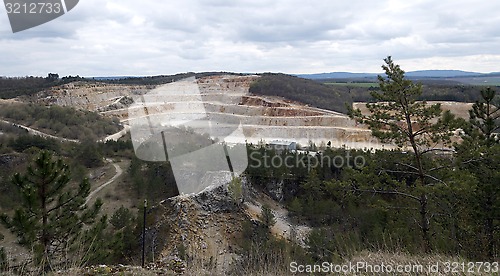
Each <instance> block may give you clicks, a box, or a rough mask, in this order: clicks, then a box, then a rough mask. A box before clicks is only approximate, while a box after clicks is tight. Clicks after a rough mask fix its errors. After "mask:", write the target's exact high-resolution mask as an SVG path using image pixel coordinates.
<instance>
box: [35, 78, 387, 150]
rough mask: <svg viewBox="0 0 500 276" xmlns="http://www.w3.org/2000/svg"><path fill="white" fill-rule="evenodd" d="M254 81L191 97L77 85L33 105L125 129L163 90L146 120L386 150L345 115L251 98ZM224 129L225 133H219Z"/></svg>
mask: <svg viewBox="0 0 500 276" xmlns="http://www.w3.org/2000/svg"><path fill="white" fill-rule="evenodd" d="M256 78H258V76H252V75H251V76H234V75H218V76H211V77H204V78H201V79H197V80H196V84H197V88H198V91H197V93H194V94H193V93H186V92H185V91H184V92H182V91H175V89H172V88H170V89H169V88H168V87H169V86H172V84H165V85H162V86H159V87H155V86H146V85H118V84H104V83H97V82H96V83H92V82H91V83H87V82H76V83H70V84H66V85H63V86H60V87H55V88H52V89H51V90H48V91H45V92H43V93H41V94H40V95H39V98H38V101H41V102H44V103H46V104H57V105H63V106H73V107H75V108H79V109H87V110H91V111H97V112H100V113H101V114H103V115H105V116H112V117H118V118H119V119H120V121H121V122H122V123H123V124H124V125H125V126H127V125H129V124H130V122H131V121H133V120H136V119H137V117H140V116H144V114H142V115H141V113H140V112H139V113H138V112H130V111H131V108H133V106H134V102H137V101H140V100H141V98H142V99H144V97H146V98H148V97H149V99H151V98H153V95H154V92H152V91H155V90H157V89H160V90H161V89H162V88H164V89H166V90H165V91H168V93H167V94H165V93H163V94H162V93H157V94H156V96H155V97H156V98H157V99H156V100H154V104H149V106H148V115H149V116H152V115H156V116H160V117H161V118H162V120H164V121H171V120H176V119H179V117H183V118H184V121H186V120H187V119H189V118H197V119H198V118H201V117H205V118H207V119H208V120H212V121H215V122H223V123H225V124H221V125H220V126H217V127H218V129H219V130H222V132H224V133H231V131H234V126H238V125H240V124H241V127H242V131H243V134H244V138H242V137H239V138H238V139H239V140H240V141H235V142H248V143H259V142H270V141H273V140H285V141H294V142H297V143H298V144H299V145H302V146H307V145H308V144H310V142H313V143H316V144H317V145H320V144H323V145H324V144H326V143H328V142H330V144H331V145H332V146H336V147H341V146H346V147H348V148H360V149H365V148H366V149H370V148H382V147H384V146H385V148H387V147H390V145H382V144H380V143H379V142H378V141H377V140H376V139H374V138H373V137H372V136H371V132H370V131H369V130H368V129H367V128H366V127H363V126H360V125H358V124H357V123H356V122H355V121H354V120H351V119H350V118H349V117H348V116H346V115H345V114H341V113H338V112H334V111H330V110H324V109H319V108H314V107H310V106H306V105H304V104H302V103H297V102H292V101H289V100H286V99H283V98H278V97H269V96H260V95H252V94H250V93H249V88H250V85H251V83H252V82H253V81H254V80H255V79H256ZM200 103H201V104H202V105H203V109H202V110H201V109H200V108H199V107H200ZM197 112H203V113H204V114H196V113H197ZM186 118H187V119H186ZM165 123H166V122H165ZM224 127H226V128H227V130H225V131H224V130H223V129H224ZM116 137H117V136H115V137H114V138H115V139H116ZM118 137H119V136H118Z"/></svg>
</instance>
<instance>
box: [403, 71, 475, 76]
mask: <svg viewBox="0 0 500 276" xmlns="http://www.w3.org/2000/svg"><path fill="white" fill-rule="evenodd" d="M482 75H484V74H481V73H477V72H467V71H460V70H420V71H411V72H407V73H406V76H407V77H409V78H456V77H477V76H482Z"/></svg>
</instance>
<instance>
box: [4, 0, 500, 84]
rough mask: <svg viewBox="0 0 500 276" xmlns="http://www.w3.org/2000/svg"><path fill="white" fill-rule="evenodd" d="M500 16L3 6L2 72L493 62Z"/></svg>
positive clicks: (421, 6) (329, 9) (177, 4)
mask: <svg viewBox="0 0 500 276" xmlns="http://www.w3.org/2000/svg"><path fill="white" fill-rule="evenodd" d="M499 26H500V1H497V0H485V1H480V2H478V1H465V0H440V1H427V0H425V1H417V0H402V1H397V0H377V1H369V0H349V1H340V0H333V1H332V0H313V1H311V0H310V1H303V0H302V1H298V0H297V1H296V0H272V1H270V0H268V1H263V0H248V1H247V0H242V1H239V0H203V1H202V0H199V1H196V0H182V1H180V0H164V1H160V0H155V1H153V0H135V1H131V0H106V1H103V0H81V1H80V3H79V4H78V5H77V6H76V7H75V8H74V9H73V10H71V11H70V12H69V13H67V14H66V15H64V16H62V17H60V18H58V19H56V20H54V21H51V22H49V23H47V24H44V25H41V26H38V27H35V28H33V29H30V30H27V31H23V32H19V33H16V34H13V33H12V31H11V29H10V26H9V21H8V17H7V13H6V11H5V9H4V8H3V7H0V49H1V51H0V76H2V75H3V76H25V75H39V76H46V75H47V73H48V72H54V73H59V75H61V76H65V75H77V74H78V75H80V76H124V75H158V74H173V73H180V72H187V71H195V72H201V71H234V72H284V73H320V72H333V71H350V72H375V73H378V72H381V69H380V66H381V64H382V63H383V58H384V57H386V56H388V55H392V56H393V59H394V60H395V61H396V63H399V64H401V66H402V68H403V69H404V70H406V71H413V70H424V69H458V70H466V71H476V72H498V71H500V27H499Z"/></svg>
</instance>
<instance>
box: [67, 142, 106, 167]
mask: <svg viewBox="0 0 500 276" xmlns="http://www.w3.org/2000/svg"><path fill="white" fill-rule="evenodd" d="M74 156H75V157H76V159H77V160H78V161H79V162H80V164H82V165H84V166H85V167H87V168H96V167H99V166H102V165H103V163H104V162H103V155H102V153H101V148H100V147H99V145H98V144H96V143H95V142H93V141H84V142H82V143H80V144H77V145H76V146H75V147H74Z"/></svg>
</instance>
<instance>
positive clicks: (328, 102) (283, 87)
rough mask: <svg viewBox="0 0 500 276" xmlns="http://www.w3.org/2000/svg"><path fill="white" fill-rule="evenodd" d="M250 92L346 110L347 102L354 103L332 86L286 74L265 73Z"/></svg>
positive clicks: (331, 108) (336, 109) (339, 110)
mask: <svg viewBox="0 0 500 276" xmlns="http://www.w3.org/2000/svg"><path fill="white" fill-rule="evenodd" d="M250 93H254V94H257V95H266V96H279V97H284V98H286V99H290V100H293V101H299V102H302V103H305V104H309V105H312V106H316V107H320V108H324V109H329V110H334V111H338V112H345V111H346V108H345V104H346V103H347V104H349V105H350V104H352V99H351V97H350V95H349V94H348V93H346V92H344V91H336V90H334V89H332V88H331V87H328V86H326V85H323V84H321V83H318V82H315V81H313V80H307V79H302V78H298V77H294V76H290V75H285V74H271V73H267V74H263V75H261V76H260V78H259V79H257V80H256V81H255V82H254V83H252V84H251V86H250Z"/></svg>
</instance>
